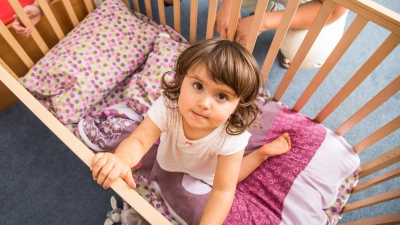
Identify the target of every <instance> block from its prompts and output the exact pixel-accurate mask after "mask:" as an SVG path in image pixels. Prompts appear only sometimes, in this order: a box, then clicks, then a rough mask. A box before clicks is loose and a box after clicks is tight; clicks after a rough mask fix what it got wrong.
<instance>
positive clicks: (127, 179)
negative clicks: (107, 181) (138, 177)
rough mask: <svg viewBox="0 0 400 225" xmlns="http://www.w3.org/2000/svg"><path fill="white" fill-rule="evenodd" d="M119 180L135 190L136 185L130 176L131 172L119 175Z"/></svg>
mask: <svg viewBox="0 0 400 225" xmlns="http://www.w3.org/2000/svg"><path fill="white" fill-rule="evenodd" d="M121 178H122V179H123V180H124V181H125V182H126V183H127V184H128V186H129V187H130V188H136V183H135V180H134V179H133V176H132V170H130V169H128V170H127V171H126V172H125V173H123V174H122V175H121Z"/></svg>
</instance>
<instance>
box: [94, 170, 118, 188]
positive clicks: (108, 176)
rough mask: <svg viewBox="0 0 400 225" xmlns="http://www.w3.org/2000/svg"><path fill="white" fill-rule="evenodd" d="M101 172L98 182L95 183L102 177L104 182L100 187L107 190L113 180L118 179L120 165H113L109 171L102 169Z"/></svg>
mask: <svg viewBox="0 0 400 225" xmlns="http://www.w3.org/2000/svg"><path fill="white" fill-rule="evenodd" d="M103 170H104V173H103ZM103 170H102V171H101V173H100V176H99V180H98V181H97V182H99V181H100V180H101V179H103V177H104V182H103V183H102V184H103V185H102V186H103V188H104V189H107V188H109V187H110V186H111V184H112V183H114V181H115V180H117V179H118V178H119V177H120V174H121V173H122V165H120V164H113V167H112V168H111V169H110V168H106V167H104V168H103ZM99 184H100V183H99Z"/></svg>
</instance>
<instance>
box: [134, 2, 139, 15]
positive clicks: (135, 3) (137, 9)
mask: <svg viewBox="0 0 400 225" xmlns="http://www.w3.org/2000/svg"><path fill="white" fill-rule="evenodd" d="M133 9H134V10H135V11H136V12H140V7H139V1H138V0H133Z"/></svg>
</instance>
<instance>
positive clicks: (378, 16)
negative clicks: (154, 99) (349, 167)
mask: <svg viewBox="0 0 400 225" xmlns="http://www.w3.org/2000/svg"><path fill="white" fill-rule="evenodd" d="M8 1H9V3H10V5H11V6H12V8H13V9H14V10H15V12H16V13H17V15H18V17H19V18H20V19H21V21H22V23H23V24H25V25H27V26H31V27H33V32H32V39H23V38H21V37H19V36H18V35H14V34H13V30H12V29H11V28H10V25H7V26H6V25H4V24H3V23H0V34H1V36H0V38H1V39H0V46H1V48H0V49H2V51H1V54H0V57H1V58H0V64H1V67H0V80H1V81H2V83H3V84H4V85H5V86H6V87H7V88H8V89H9V90H11V92H12V93H13V94H11V92H9V91H8V90H7V89H6V88H5V87H4V86H2V84H1V83H0V93H1V95H2V96H1V97H0V100H1V102H0V107H1V108H5V107H7V106H8V105H10V104H12V103H13V102H15V100H16V98H15V97H14V95H15V96H16V97H17V98H18V99H19V100H21V101H22V102H23V103H24V104H25V105H26V106H27V107H28V108H29V109H30V110H31V111H32V112H33V113H34V114H35V115H36V116H37V117H38V118H39V119H40V120H41V121H42V122H43V123H44V124H46V126H48V127H49V128H50V130H51V131H52V132H53V133H54V134H55V135H57V136H58V137H59V138H60V139H61V140H62V141H63V142H64V143H65V144H66V145H67V146H68V147H69V148H70V149H71V150H72V151H73V152H74V153H75V154H76V155H77V156H78V157H79V158H81V159H82V161H83V162H84V163H85V164H86V165H88V166H89V165H90V163H91V159H92V157H93V153H92V151H90V150H89V149H87V147H86V146H85V145H84V144H82V142H81V141H79V140H78V139H77V138H76V137H75V136H74V135H73V134H72V133H71V132H69V131H68V130H67V129H66V128H65V127H64V126H63V125H62V124H61V123H60V122H59V121H58V120H57V119H56V118H55V117H53V116H52V115H51V114H50V113H49V112H48V111H47V110H46V109H45V108H44V107H43V106H42V105H41V104H40V103H39V102H38V101H37V100H36V99H35V98H34V97H33V96H32V95H31V94H30V93H29V92H28V91H27V90H25V89H24V88H23V87H22V86H21V85H20V84H19V83H18V79H19V77H21V76H23V75H24V74H25V73H26V72H27V71H28V69H29V68H31V67H32V66H33V65H34V64H35V63H36V62H37V61H38V60H39V59H40V58H41V57H42V56H43V55H44V54H46V52H47V51H49V48H51V47H52V46H54V45H55V44H56V43H57V42H58V41H59V40H61V39H62V38H63V37H64V35H65V34H66V33H68V32H69V31H70V30H72V28H73V27H74V26H76V25H77V24H78V23H79V21H81V20H83V19H84V18H85V16H86V15H87V13H91V12H92V11H93V10H94V8H95V7H94V4H93V2H92V1H90V0H84V1H83V2H82V1H78V0H53V1H52V2H51V3H50V4H47V3H46V1H45V0H38V3H39V5H40V8H41V9H42V11H43V13H44V15H45V17H47V21H46V22H43V23H39V24H38V25H37V26H36V28H35V26H33V25H32V24H31V22H30V20H29V19H28V17H27V15H26V14H25V13H24V12H23V9H22V7H21V6H20V5H19V3H18V1H17V0H8ZM179 2H180V1H179V0H174V6H173V16H174V20H173V28H174V29H175V30H176V31H178V32H180V31H181V18H180V15H181V12H180V10H181V9H180V4H179ZM299 2H300V1H299V0H297V1H296V0H293V1H289V3H288V4H287V5H286V8H285V11H284V16H283V18H282V20H281V22H280V25H279V27H278V29H277V30H276V33H275V36H274V39H273V41H272V43H271V46H270V48H269V51H268V53H267V54H266V58H265V61H264V63H263V64H262V76H263V77H262V79H263V80H266V79H267V76H268V74H269V72H270V70H271V68H272V65H273V62H274V60H275V58H276V56H277V55H278V51H279V48H280V46H281V44H282V41H283V39H284V37H285V35H286V32H287V31H288V29H289V25H290V23H291V21H292V19H293V18H294V15H295V12H296V10H297V8H298V5H299ZM124 3H125V4H127V5H129V3H128V1H127V0H124ZM153 3H154V2H153ZM217 3H218V2H217V0H210V1H209V6H208V18H207V29H206V35H205V36H206V38H210V37H212V36H213V35H214V23H215V19H216V11H217ZM267 4H268V0H259V1H258V3H257V8H256V11H255V15H254V21H253V23H252V25H251V35H250V37H249V40H248V42H247V44H246V48H247V49H248V50H249V51H250V52H253V49H254V46H255V43H256V39H257V34H258V30H259V28H260V24H261V20H262V19H263V15H264V14H263V12H264V11H265V8H266V7H267ZM337 4H339V5H342V6H344V7H345V8H347V9H349V10H350V11H352V12H354V13H355V14H356V17H355V19H354V21H353V22H352V23H351V24H350V26H349V28H348V29H347V30H346V32H345V33H344V35H343V37H342V39H341V40H340V41H339V43H338V44H337V46H336V47H335V49H334V50H333V52H332V53H331V55H330V56H329V57H328V59H327V60H326V61H325V63H324V64H323V65H322V67H321V68H320V69H319V70H318V71H317V72H316V74H315V76H314V77H313V78H312V80H311V81H310V82H309V84H308V86H307V88H305V91H304V92H303V93H302V94H300V97H299V98H298V99H297V101H296V102H295V104H294V106H293V109H294V110H295V111H300V110H302V109H303V107H304V106H305V105H306V103H307V102H308V101H309V100H310V99H311V97H312V96H313V94H314V93H316V91H317V89H318V88H319V87H320V85H321V84H322V82H323V81H324V80H325V78H327V76H328V75H329V73H330V72H331V71H332V70H333V69H334V67H335V66H336V65H337V64H338V62H339V60H340V59H341V58H342V56H343V55H344V54H345V52H346V51H347V50H348V49H349V48H350V46H351V45H352V43H353V41H354V40H355V39H356V38H357V37H358V35H359V34H360V33H361V31H362V30H363V28H364V27H365V26H366V24H367V23H368V22H372V23H375V24H377V25H378V26H380V27H382V28H384V29H385V30H388V31H389V32H390V34H389V36H388V37H387V38H386V40H384V41H383V43H382V44H380V46H379V47H378V48H377V49H376V51H375V52H374V53H373V54H372V55H371V56H370V57H369V58H368V59H367V60H366V61H365V63H364V64H363V65H361V66H360V67H359V69H358V70H357V71H356V72H355V73H354V75H353V76H352V77H351V78H350V79H349V80H348V81H347V83H346V84H345V85H344V86H343V87H342V88H341V89H340V90H339V92H337V93H336V95H335V96H333V97H332V98H331V100H330V101H329V102H328V103H327V104H326V105H325V106H324V107H323V109H322V110H320V111H319V113H318V114H317V116H315V118H314V120H315V121H317V122H319V123H322V122H324V121H325V119H327V118H328V116H330V115H331V114H332V113H333V112H334V111H335V110H336V109H337V108H338V107H339V106H340V104H341V103H342V102H344V101H345V100H346V98H347V97H349V96H350V94H351V93H352V92H353V91H354V90H355V89H356V88H357V87H359V86H360V84H361V83H362V82H363V81H364V80H365V79H366V78H367V77H368V76H369V75H370V74H371V73H372V72H373V70H374V69H375V68H377V67H378V66H379V65H380V64H381V63H382V62H383V61H384V59H385V58H386V57H387V56H388V55H389V54H390V53H391V52H392V51H393V50H394V49H395V48H396V47H397V46H398V44H399V42H400V15H399V14H398V13H395V12H393V11H391V10H389V9H387V8H385V7H383V6H381V5H379V4H377V3H375V2H372V1H368V0H325V1H324V3H323V4H322V7H321V9H320V11H319V13H318V14H317V16H316V18H315V22H314V23H313V24H312V26H311V28H310V30H309V32H308V33H307V35H306V37H305V39H304V41H303V42H302V44H301V46H300V48H299V50H298V52H297V54H296V55H295V57H294V59H293V61H292V62H291V64H290V68H289V69H288V70H287V72H286V74H285V75H284V77H283V78H282V80H281V82H280V85H279V87H278V88H277V90H276V91H275V93H274V95H273V98H274V99H275V100H277V101H279V100H280V99H282V97H283V95H284V93H285V92H286V91H287V89H288V87H289V85H290V84H291V82H292V80H293V79H294V77H295V75H296V73H298V71H299V68H300V66H301V64H302V61H303V59H304V58H305V56H306V55H307V53H308V52H309V50H310V48H311V46H312V45H313V43H314V41H315V39H316V38H317V36H318V34H319V32H320V31H321V29H322V28H323V26H324V24H325V22H326V21H327V19H328V17H329V16H330V14H331V12H332V11H333V9H334V8H335V6H336V5H337ZM144 5H145V14H146V15H147V16H148V17H149V18H150V19H152V18H153V15H152V3H151V1H150V0H145V1H144ZM240 5H241V1H235V3H234V4H233V6H232V9H231V15H230V24H229V27H228V31H227V38H228V39H230V40H233V39H234V35H235V29H236V26H237V21H238V15H239V12H240ZM133 7H134V10H135V11H140V7H139V1H138V0H133ZM158 9H159V20H160V23H162V24H166V15H165V8H164V2H163V0H158ZM197 20H198V0H191V1H190V34H189V36H190V37H189V41H190V43H191V44H193V43H196V35H197V32H198V31H197ZM200 22H201V21H200ZM203 23H206V22H205V21H203ZM20 64H23V65H25V67H23V66H22V67H21V66H19V65H20ZM399 89H400V78H399V76H398V75H397V77H396V78H395V79H394V80H392V81H390V82H388V84H387V86H386V87H384V88H383V89H382V90H381V91H379V93H378V94H377V95H375V96H374V97H372V98H371V99H370V101H368V102H367V103H366V104H365V105H364V106H363V107H361V108H360V109H359V110H358V111H356V112H355V113H354V114H353V115H352V116H350V117H349V118H348V119H347V121H345V122H344V123H343V124H342V125H340V126H339V127H338V128H337V129H336V130H335V132H336V133H337V134H339V135H344V134H346V133H347V132H348V131H349V130H350V129H352V128H353V127H354V126H356V125H357V124H358V123H359V122H361V121H362V120H363V119H364V118H366V117H367V116H368V115H369V114H371V113H373V112H374V111H375V110H376V109H378V108H379V107H380V106H381V105H382V104H383V103H384V102H385V101H387V100H388V99H390V98H391V97H392V96H394V95H395V94H397V93H398V91H399ZM397 109H398V108H397ZM398 112H399V111H398V110H397V114H398ZM399 127H400V117H399V116H398V115H397V116H396V118H394V119H393V120H392V121H390V122H389V123H387V124H385V125H383V126H382V127H381V128H379V129H377V130H376V131H374V132H373V133H371V134H370V135H368V136H367V137H366V138H364V139H363V140H362V141H360V142H359V143H357V144H355V145H354V146H353V149H354V151H355V152H357V153H360V152H362V151H364V150H366V149H367V148H369V147H370V146H372V145H373V144H374V143H376V142H378V141H380V140H381V139H383V138H385V137H386V136H388V135H390V134H392V133H394V132H396V130H397V129H398V128H399ZM399 160H400V147H399V146H398V145H397V146H396V147H394V148H393V149H385V151H383V153H382V154H381V155H380V156H378V157H376V158H375V159H372V160H371V161H368V162H363V163H362V165H361V173H360V178H362V177H366V176H369V175H371V174H373V173H375V172H377V171H379V170H381V169H383V168H386V167H389V166H391V165H393V164H395V163H397V162H399ZM399 175H400V168H397V169H393V170H391V171H389V172H386V173H383V174H381V175H378V176H376V177H373V178H372V179H369V180H368V181H365V182H363V183H361V184H359V185H358V186H356V187H355V188H354V189H353V192H352V193H356V192H360V191H363V190H366V189H368V188H371V187H373V186H375V185H377V184H380V183H383V182H386V181H389V180H391V179H394V178H396V177H398V176H399ZM112 188H113V189H114V190H115V191H116V192H117V193H118V194H119V195H120V196H121V197H122V198H124V199H125V200H126V201H127V202H128V203H129V204H130V205H131V206H132V207H134V208H135V209H136V210H137V211H138V212H139V213H140V214H141V215H142V216H143V217H145V218H146V219H147V220H148V221H149V222H150V223H152V224H169V222H168V221H167V220H166V219H165V218H164V217H163V216H161V214H159V213H158V212H157V211H155V210H154V209H153V208H152V207H151V206H150V205H149V204H147V203H146V202H145V201H144V200H143V199H142V198H141V197H140V196H139V195H138V194H137V193H136V192H135V191H133V190H131V189H129V188H128V186H127V185H126V184H125V183H124V182H123V181H122V180H121V179H119V180H118V181H117V182H116V183H115V184H114V185H113V186H112ZM399 197H400V189H399V188H397V189H394V190H392V191H388V192H385V193H382V194H378V195H375V196H372V197H368V198H365V199H362V200H359V201H357V202H354V203H351V204H347V205H346V206H345V208H344V210H343V212H345V213H346V212H349V211H353V210H357V209H360V208H363V207H368V206H371V205H375V204H378V203H381V202H386V201H390V200H393V199H397V198H399ZM397 223H400V213H399V212H397V213H393V214H386V215H380V216H377V217H373V218H368V219H363V220H357V221H353V222H349V223H346V224H397Z"/></svg>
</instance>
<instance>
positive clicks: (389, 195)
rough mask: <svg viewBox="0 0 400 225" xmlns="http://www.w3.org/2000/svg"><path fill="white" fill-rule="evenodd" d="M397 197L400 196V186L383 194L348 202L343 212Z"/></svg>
mask: <svg viewBox="0 0 400 225" xmlns="http://www.w3.org/2000/svg"><path fill="white" fill-rule="evenodd" d="M396 198H400V188H398V189H395V190H391V191H388V192H385V193H382V194H378V195H375V196H372V197H369V198H365V199H363V200H360V201H357V202H353V203H350V204H347V205H346V206H345V207H344V208H343V210H342V212H344V213H345V212H350V211H353V210H357V209H361V208H364V207H368V206H371V205H376V204H379V203H382V202H386V201H390V200H393V199H396Z"/></svg>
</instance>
